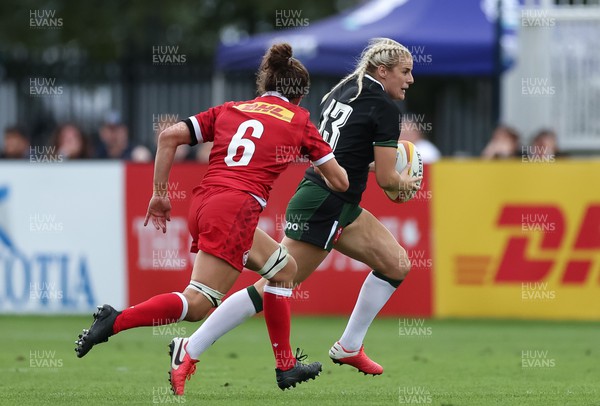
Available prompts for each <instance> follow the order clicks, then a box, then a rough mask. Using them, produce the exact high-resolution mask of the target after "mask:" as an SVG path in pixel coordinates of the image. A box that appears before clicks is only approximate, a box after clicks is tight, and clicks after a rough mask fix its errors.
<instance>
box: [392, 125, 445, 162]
mask: <svg viewBox="0 0 600 406" xmlns="http://www.w3.org/2000/svg"><path fill="white" fill-rule="evenodd" d="M405 117H407V118H403V119H402V131H401V132H400V140H404V141H410V142H412V143H413V144H415V146H416V147H417V150H418V151H419V153H420V154H421V159H422V160H423V163H424V164H430V163H433V162H435V161H437V160H439V159H440V158H441V153H440V150H439V149H437V147H436V146H435V145H433V143H432V142H431V141H429V140H428V139H427V138H426V137H425V134H423V132H422V131H421V128H420V125H419V123H418V122H416V121H415V120H413V119H411V118H410V115H405Z"/></svg>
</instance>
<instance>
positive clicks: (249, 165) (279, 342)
mask: <svg viewBox="0 0 600 406" xmlns="http://www.w3.org/2000/svg"><path fill="white" fill-rule="evenodd" d="M257 87H258V92H259V94H260V96H259V97H257V98H256V99H253V100H250V101H243V102H228V103H225V104H222V105H220V106H217V107H213V108H210V109H209V110H207V111H204V112H202V113H199V114H197V115H194V116H192V117H189V118H188V119H186V120H184V121H183V122H181V123H178V124H176V125H174V126H172V127H170V128H168V129H166V130H165V131H163V132H162V133H161V134H160V136H159V141H158V151H157V153H156V161H155V166H154V193H153V196H152V199H151V200H150V203H149V206H148V212H147V215H146V220H145V224H147V223H148V222H149V221H151V222H152V224H153V225H154V226H155V227H156V229H157V230H162V231H163V232H166V229H167V222H168V221H170V211H171V204H170V202H169V198H168V195H167V192H168V190H167V187H166V185H168V178H169V172H170V169H171V165H172V163H173V157H174V155H175V150H176V149H177V147H178V146H179V145H183V144H191V145H195V144H197V143H201V142H207V141H213V142H214V145H213V148H212V151H211V155H210V160H209V167H208V170H207V172H206V174H205V176H204V178H203V180H202V182H201V183H200V185H199V186H197V187H196V188H194V191H193V198H192V202H191V205H190V211H189V218H188V224H189V229H190V233H191V234H192V238H193V243H192V252H197V253H198V255H197V256H196V259H195V262H194V267H193V270H192V278H191V281H190V284H189V285H188V286H187V288H186V289H185V290H184V291H183V293H179V292H173V293H166V294H162V295H158V296H154V297H152V298H150V299H149V300H147V301H145V302H143V303H140V304H138V305H135V306H132V307H130V308H128V309H125V310H123V311H117V310H115V309H114V308H112V307H111V306H109V305H103V306H100V307H99V309H98V311H97V312H96V313H95V314H94V322H93V324H92V326H91V327H90V329H89V330H84V331H83V333H82V334H81V335H80V336H79V339H78V340H77V341H76V344H77V347H76V348H75V351H76V352H77V356H78V357H83V356H84V355H85V354H87V352H89V351H90V349H91V348H92V347H93V346H94V345H96V344H99V343H102V342H106V341H108V338H109V337H110V336H112V335H114V334H117V333H119V332H121V331H123V330H127V329H130V328H134V327H140V326H154V325H160V324H169V323H173V322H176V321H180V320H187V321H199V320H202V319H203V318H204V317H205V316H206V314H207V313H208V312H209V310H210V309H211V308H212V307H217V306H218V305H219V304H220V303H221V299H222V298H223V296H224V295H225V294H226V293H227V291H228V290H229V289H230V288H231V287H232V286H233V284H234V282H235V280H236V279H237V277H238V275H239V273H240V272H241V270H242V269H243V267H244V265H245V264H246V261H247V259H248V255H249V251H250V247H251V246H252V243H253V237H254V231H255V230H256V227H257V224H258V218H259V215H260V213H261V211H262V210H263V208H264V207H265V206H266V204H267V200H268V198H269V192H270V190H271V186H272V184H273V182H274V181H275V179H277V177H278V176H279V174H280V173H281V172H282V171H283V170H284V169H285V168H286V167H287V165H288V164H289V162H290V161H291V159H289V157H286V156H281V154H283V153H285V154H290V153H292V154H293V153H296V154H299V155H306V156H308V158H309V159H310V160H311V161H312V163H313V165H314V166H315V167H318V168H319V169H320V171H321V173H322V174H323V176H324V177H325V178H326V179H327V182H328V184H329V185H331V187H332V188H333V189H334V190H339V191H341V192H343V191H345V190H347V188H348V185H349V184H348V178H347V175H346V172H345V170H344V169H343V168H341V167H340V166H339V165H338V163H337V161H336V160H335V158H334V156H333V153H332V150H331V148H330V146H329V145H328V144H327V143H326V142H325V141H324V140H323V138H322V137H321V135H320V134H319V132H318V130H317V128H316V127H315V126H314V125H313V124H312V123H311V122H310V120H309V113H308V111H306V110H305V109H303V108H301V107H299V106H298V104H299V103H300V100H301V99H302V96H303V95H304V94H306V92H307V90H308V87H309V75H308V72H307V71H306V68H304V66H303V65H302V64H301V63H300V61H298V60H297V59H294V58H293V57H292V48H291V46H290V45H288V44H276V45H273V46H272V47H271V49H269V50H268V51H267V53H266V54H265V56H264V57H263V60H262V63H261V66H260V68H259V71H258V75H257ZM260 245H261V247H260V251H263V252H265V250H267V251H268V252H271V253H272V254H271V255H270V256H269V257H268V258H265V261H264V263H262V266H260V265H258V266H257V264H256V261H255V262H254V264H253V265H254V266H253V267H254V268H258V269H260V270H259V272H258V273H259V274H260V275H261V276H262V277H264V278H266V279H268V280H269V282H268V283H267V286H266V287H265V289H264V299H263V301H264V313H265V321H266V323H267V329H268V332H269V337H270V340H271V343H272V346H273V351H274V354H275V358H276V365H277V368H276V378H277V384H278V386H279V387H280V388H281V389H286V388H289V387H291V386H295V385H296V383H299V382H304V381H306V380H308V379H314V378H315V377H316V376H317V375H318V374H319V373H320V371H321V364H320V363H318V362H314V363H311V364H304V363H302V362H300V361H301V358H302V357H301V356H300V355H298V354H297V355H296V356H294V355H293V354H292V350H291V347H290V343H289V335H290V304H289V297H290V296H291V294H292V289H291V287H292V283H293V280H294V277H295V274H296V263H295V261H294V259H293V258H292V257H291V256H289V255H288V254H287V250H286V248H285V246H283V245H280V244H278V243H277V242H275V241H274V240H272V239H270V238H269V239H261V241H260ZM186 345H187V339H183V338H176V339H174V340H173V341H172V342H171V344H170V348H171V353H172V367H171V371H170V376H171V378H170V380H171V386H172V388H173V391H174V393H175V394H178V395H180V394H183V382H184V381H185V380H186V379H189V377H190V376H191V375H192V374H193V373H194V371H195V369H196V366H195V364H196V362H197V360H193V359H191V358H190V357H189V355H187V353H186Z"/></svg>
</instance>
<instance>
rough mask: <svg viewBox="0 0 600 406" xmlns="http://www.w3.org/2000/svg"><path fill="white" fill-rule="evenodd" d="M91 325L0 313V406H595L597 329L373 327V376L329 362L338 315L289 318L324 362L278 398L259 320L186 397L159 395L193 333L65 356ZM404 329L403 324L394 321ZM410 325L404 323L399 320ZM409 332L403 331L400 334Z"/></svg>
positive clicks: (389, 322)
mask: <svg viewBox="0 0 600 406" xmlns="http://www.w3.org/2000/svg"><path fill="white" fill-rule="evenodd" d="M90 321H91V317H86V318H83V317H17V316H2V317H0V326H2V329H1V331H2V334H1V335H0V348H2V350H1V351H0V370H1V371H2V374H1V381H0V382H1V386H2V390H1V391H0V403H1V404H10V405H33V404H36V405H38V404H39V405H42V404H57V405H69V404H78V405H81V404H83V405H90V406H94V405H103V404H113V405H124V404H173V403H180V404H181V403H188V404H209V405H211V406H214V405H233V404H240V405H251V404H253V405H259V404H260V405H275V404H281V405H284V404H305V405H306V404H311V405H315V406H317V405H393V404H432V405H479V406H481V405H544V406H547V405H561V406H565V405H600V382H599V378H600V357H599V355H600V349H599V348H598V344H599V343H600V329H598V324H593V323H575V322H573V323H551V322H529V321H475V320H469V321H457V320H447V321H446V320H444V321H434V320H425V321H424V325H423V326H422V327H421V328H417V329H416V330H415V329H410V328H408V327H406V325H405V326H404V327H403V329H402V333H403V334H400V332H401V331H400V326H399V320H398V319H378V320H376V321H375V323H374V324H373V326H372V327H371V330H370V332H369V334H368V336H367V340H366V343H365V345H366V348H367V353H368V354H369V355H370V356H371V357H372V358H373V359H375V360H377V361H379V362H380V363H381V364H382V365H383V366H384V368H385V372H384V374H383V375H382V376H378V377H372V376H364V375H363V374H359V373H357V372H356V371H355V370H354V369H353V368H351V367H348V366H342V367H340V366H337V365H334V364H333V363H331V362H330V360H329V358H328V357H327V350H328V349H329V347H330V345H331V344H332V343H333V342H334V341H335V339H337V338H338V336H339V335H340V333H341V332H342V330H343V327H344V325H345V319H344V318H303V317H295V318H294V321H293V345H299V346H301V347H302V348H304V350H305V351H306V352H307V353H308V354H309V355H310V360H313V361H314V360H318V361H321V362H322V363H323V374H322V375H321V376H320V377H319V378H317V380H316V381H310V382H309V383H304V384H302V385H300V386H298V387H296V389H293V390H291V391H285V392H282V391H281V390H279V389H278V388H277V386H276V384H275V374H274V371H273V358H272V353H271V350H270V346H269V344H268V339H267V333H266V328H265V326H264V321H263V319H262V318H255V319H253V320H251V321H249V322H248V323H246V324H245V325H243V326H241V327H239V328H238V329H237V330H235V331H234V332H233V333H232V334H230V335H229V336H226V337H224V338H223V339H222V340H221V341H219V342H218V343H216V344H215V345H214V346H213V347H212V348H211V349H210V350H209V351H208V352H207V353H206V354H205V355H204V356H203V357H202V359H201V361H200V363H199V364H198V371H197V373H196V375H195V376H194V377H193V378H192V380H191V381H190V382H189V383H188V384H187V387H186V395H185V396H184V397H182V398H176V397H173V396H172V395H171V394H170V391H169V390H168V382H167V371H168V366H169V359H168V356H167V344H168V342H169V341H170V337H172V336H175V335H189V334H191V333H192V331H193V327H194V325H192V324H188V323H181V324H178V325H176V326H171V327H169V328H167V327H161V328H151V327H149V328H143V329H137V330H131V331H126V332H124V333H122V334H120V335H118V336H115V337H112V338H111V339H110V341H109V342H108V343H106V344H102V345H100V346H98V347H96V348H94V349H93V350H92V351H91V352H90V353H89V354H88V355H87V356H86V357H85V358H83V359H78V358H77V357H76V356H75V352H74V350H73V348H74V343H73V342H74V341H75V339H76V337H77V334H78V332H79V331H80V330H81V328H83V327H86V328H87V327H88V326H89V323H90ZM403 322H404V320H403ZM408 323H410V322H408ZM407 334H413V335H407Z"/></svg>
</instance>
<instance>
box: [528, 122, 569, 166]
mask: <svg viewBox="0 0 600 406" xmlns="http://www.w3.org/2000/svg"><path fill="white" fill-rule="evenodd" d="M527 155H528V156H530V157H533V158H541V159H542V160H548V159H554V158H556V157H558V156H560V155H561V154H560V151H559V150H558V141H557V138H556V133H555V132H554V131H552V130H548V129H544V130H540V131H539V132H538V133H537V134H536V135H535V136H534V137H533V140H532V141H531V146H530V147H529V148H528V149H527Z"/></svg>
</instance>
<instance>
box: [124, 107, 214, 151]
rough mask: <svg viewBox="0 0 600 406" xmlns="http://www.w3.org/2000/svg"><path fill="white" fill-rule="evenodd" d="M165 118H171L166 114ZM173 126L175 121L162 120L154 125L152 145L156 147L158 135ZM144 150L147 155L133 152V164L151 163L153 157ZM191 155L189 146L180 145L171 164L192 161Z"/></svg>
mask: <svg viewBox="0 0 600 406" xmlns="http://www.w3.org/2000/svg"><path fill="white" fill-rule="evenodd" d="M159 116H161V117H162V115H159ZM165 116H166V117H169V118H171V117H173V116H171V115H168V114H167V115H165ZM174 124H177V121H168V120H163V121H160V122H157V123H155V124H154V145H158V136H159V135H160V133H161V132H162V131H164V130H166V129H167V128H169V127H170V126H172V125H174ZM143 148H145V147H143ZM136 149H137V148H136ZM146 150H147V151H148V152H147V154H146V153H145V152H144V153H143V154H142V153H141V152H140V153H139V154H138V151H134V152H135V153H136V155H137V157H134V159H133V160H134V161H135V162H152V161H153V160H154V155H153V154H152V152H150V150H148V149H146ZM192 154H193V152H192V147H190V146H189V145H180V146H178V147H177V150H176V151H175V156H174V157H173V162H184V161H187V160H190V159H193V155H192ZM136 158H139V159H136ZM142 158H143V159H142ZM207 162H208V161H207Z"/></svg>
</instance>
